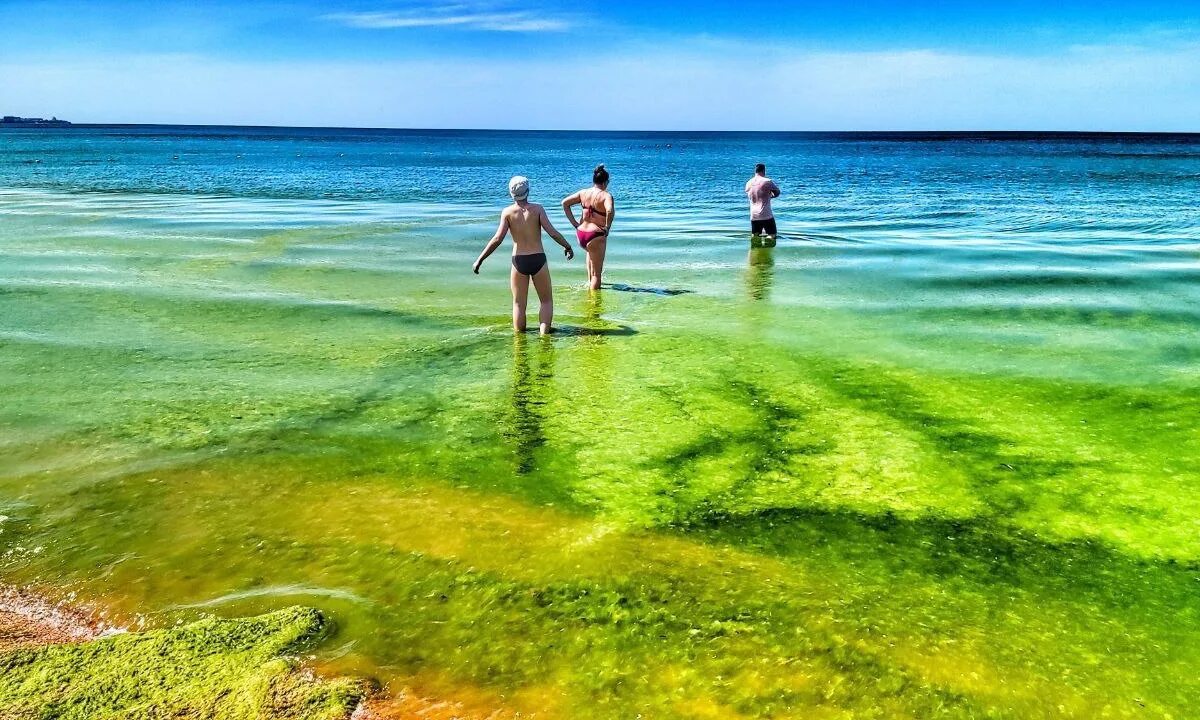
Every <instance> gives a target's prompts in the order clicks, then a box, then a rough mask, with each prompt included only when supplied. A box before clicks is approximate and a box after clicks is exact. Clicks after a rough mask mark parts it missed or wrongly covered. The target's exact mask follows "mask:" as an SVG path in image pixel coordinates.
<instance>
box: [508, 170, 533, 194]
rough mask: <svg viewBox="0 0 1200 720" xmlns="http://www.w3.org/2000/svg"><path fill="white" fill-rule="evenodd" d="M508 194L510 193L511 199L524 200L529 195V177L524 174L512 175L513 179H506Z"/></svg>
mask: <svg viewBox="0 0 1200 720" xmlns="http://www.w3.org/2000/svg"><path fill="white" fill-rule="evenodd" d="M508 194H509V195H512V198H513V200H524V199H525V198H527V197H529V178H527V177H525V176H524V175H513V179H512V180H509V181H508Z"/></svg>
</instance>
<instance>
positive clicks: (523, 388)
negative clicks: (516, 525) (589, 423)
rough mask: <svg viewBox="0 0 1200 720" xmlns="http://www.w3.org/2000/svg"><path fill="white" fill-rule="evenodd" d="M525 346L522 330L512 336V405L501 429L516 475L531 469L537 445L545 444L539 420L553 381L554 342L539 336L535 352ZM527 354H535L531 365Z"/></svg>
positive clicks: (544, 413) (526, 473) (543, 432)
mask: <svg viewBox="0 0 1200 720" xmlns="http://www.w3.org/2000/svg"><path fill="white" fill-rule="evenodd" d="M528 346H529V342H528V340H527V338H526V336H525V335H524V334H523V333H522V334H517V335H514V336H513V365H512V388H511V403H512V406H511V410H510V413H509V417H508V418H507V419H506V421H505V422H504V423H503V430H502V432H503V433H504V434H505V435H507V436H508V438H509V439H510V440H511V441H512V443H513V455H514V457H515V458H516V463H517V468H516V471H517V474H518V475H528V474H529V473H531V472H533V471H534V469H535V468H536V454H537V451H538V448H540V447H542V446H543V445H545V444H546V433H545V431H544V430H543V428H542V424H543V423H544V422H545V419H546V417H545V416H546V404H547V402H548V401H549V393H550V390H551V389H552V386H553V383H554V346H553V345H552V344H551V343H550V342H548V341H546V340H539V341H538V342H537V349H536V352H535V353H531V352H530V351H529V349H528ZM531 354H535V355H536V358H537V362H536V366H535V367H531V363H530V357H529V356H530V355H531Z"/></svg>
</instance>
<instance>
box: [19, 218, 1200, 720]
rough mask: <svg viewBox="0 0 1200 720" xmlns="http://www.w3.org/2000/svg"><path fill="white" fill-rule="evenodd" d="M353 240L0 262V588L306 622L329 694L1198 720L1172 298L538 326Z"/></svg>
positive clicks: (596, 710)
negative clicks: (365, 687)
mask: <svg viewBox="0 0 1200 720" xmlns="http://www.w3.org/2000/svg"><path fill="white" fill-rule="evenodd" d="M46 222H47V223H49V224H50V225H51V226H52V227H57V226H56V225H54V223H56V222H60V221H58V220H54V221H49V220H47V221H46ZM362 230H363V233H362V234H361V235H360V234H358V231H357V230H356V229H355V228H334V229H331V230H329V231H318V230H311V229H308V230H304V231H295V232H292V231H289V232H285V233H276V234H272V235H269V236H267V237H256V236H255V235H254V233H253V232H249V231H246V232H242V233H241V234H244V235H247V236H249V238H250V240H251V242H246V243H245V244H242V245H236V246H229V245H221V246H220V247H219V248H216V249H214V248H212V247H209V245H207V244H206V243H208V242H210V241H211V239H205V238H204V237H193V236H189V237H188V238H187V239H186V241H185V240H176V241H173V242H172V241H169V240H161V241H159V240H156V242H155V244H154V245H153V252H147V251H145V250H144V249H141V248H140V246H139V245H138V243H137V242H136V239H130V237H128V236H127V235H125V234H122V233H120V232H116V231H115V230H112V229H107V230H106V229H105V228H103V227H102V228H100V229H99V230H97V229H96V228H95V227H91V226H89V228H88V230H87V231H86V232H84V231H76V230H73V229H71V228H65V229H60V231H56V232H59V234H55V235H54V238H55V240H54V247H55V248H56V249H57V251H62V252H66V251H69V250H72V249H74V250H77V251H79V252H88V253H92V255H91V257H100V260H94V262H101V263H103V264H104V265H105V267H106V268H107V271H108V272H107V273H106V274H105V275H104V276H103V277H101V278H100V279H97V278H95V277H91V276H88V275H87V274H86V273H83V274H81V273H79V272H77V271H76V270H74V269H69V268H68V269H64V268H61V267H60V268H57V269H53V270H48V271H46V273H47V274H48V276H49V280H46V279H45V278H42V277H41V276H39V275H38V274H37V273H36V272H34V270H33V269H31V268H30V267H27V266H21V267H19V268H18V269H17V270H12V271H11V273H10V275H9V276H7V277H8V279H7V280H6V281H5V284H4V285H3V286H2V292H0V304H2V305H3V308H4V311H5V312H4V315H3V317H4V318H5V323H6V325H5V326H4V327H5V328H6V330H7V331H8V333H7V334H6V335H5V336H4V343H5V344H4V352H3V353H0V392H2V393H3V395H4V397H5V398H6V399H7V402H6V403H5V404H4V405H3V406H0V422H2V423H3V426H4V428H5V431H6V432H5V436H4V438H3V439H0V442H3V443H4V449H5V453H4V455H3V458H2V459H0V491H2V492H0V515H3V516H5V517H6V520H5V521H4V522H3V524H0V543H2V544H3V552H4V557H3V560H2V561H0V573H3V576H4V577H6V578H9V579H11V580H13V581H15V582H39V583H41V584H59V585H61V586H63V587H64V589H69V590H72V591H75V592H77V593H79V594H81V595H82V596H84V597H86V598H89V599H91V600H93V601H96V602H99V603H101V604H103V605H105V606H106V607H108V608H110V609H111V610H112V611H114V612H116V613H118V614H120V615H122V616H124V617H128V618H132V617H134V616H135V615H137V614H139V613H145V614H146V615H145V617H146V620H147V622H148V623H150V624H152V625H161V624H169V623H171V622H173V621H175V620H191V619H194V618H195V616H196V614H197V613H200V612H209V611H216V612H220V613H222V614H227V615H239V614H247V613H254V612H260V611H268V610H273V609H277V608H279V607H281V606H284V605H288V604H291V603H296V602H302V603H305V604H311V605H316V606H319V607H321V608H322V609H323V610H324V611H326V612H328V613H330V614H331V615H333V616H334V617H335V618H336V619H337V621H338V625H339V628H340V629H341V632H340V634H339V637H338V639H337V640H334V641H332V642H329V643H327V644H326V645H324V646H322V648H321V650H320V651H319V652H318V655H319V662H321V663H322V664H323V665H325V666H326V667H327V668H328V669H329V670H330V671H331V672H345V673H350V674H357V673H362V674H366V675H373V676H377V677H379V678H380V679H382V680H384V681H387V682H391V683H394V684H395V685H413V686H416V687H418V689H420V690H421V691H422V692H423V693H425V694H428V695H432V696H437V695H440V694H444V695H448V696H455V695H456V694H460V693H464V692H467V693H478V694H480V695H481V696H486V697H490V698H494V699H495V701H496V703H497V704H498V705H503V706H506V707H509V708H512V709H516V710H522V711H526V712H536V713H538V714H539V715H540V716H542V717H549V718H573V719H574V718H623V717H635V716H636V715H637V714H638V713H641V714H642V715H643V716H644V717H664V718H666V717H688V718H691V717H722V718H729V717H804V718H809V717H855V718H858V717H868V718H869V717H922V718H925V717H958V718H970V717H1005V718H1028V717H1074V718H1089V719H1090V718H1096V717H1159V718H1165V717H1174V718H1185V717H1190V716H1193V715H1194V712H1195V711H1194V698H1196V697H1198V696H1200V681H1198V680H1197V678H1198V677H1200V672H1198V670H1200V630H1198V628H1200V623H1198V622H1197V620H1200V580H1198V579H1197V578H1198V577H1200V566H1198V564H1200V532H1197V529H1198V528H1200V525H1197V520H1196V518H1197V517H1200V499H1198V496H1197V495H1196V494H1195V493H1194V492H1192V491H1191V479H1192V478H1195V477H1197V476H1200V437H1198V435H1197V427H1196V423H1195V408H1196V406H1197V401H1198V400H1200V395H1198V391H1197V390H1196V387H1197V385H1196V383H1195V378H1196V367H1195V362H1194V360H1195V358H1196V357H1197V356H1198V355H1197V353H1196V349H1197V340H1196V339H1197V337H1200V335H1198V334H1197V333H1196V329H1197V318H1196V317H1195V316H1194V315H1193V314H1189V313H1188V312H1185V311H1183V310H1176V311H1172V312H1165V311H1158V310H1153V309H1138V310H1128V311H1121V310H1120V309H1119V308H1117V309H1113V310H1107V311H1099V310H1095V309H1089V308H1090V306H1089V305H1088V304H1087V302H1084V301H1083V300H1084V299H1082V298H1078V297H1074V296H1072V299H1074V300H1079V302H1077V303H1076V304H1075V305H1071V304H1069V303H1064V302H1061V297H1062V293H1064V292H1070V293H1083V292H1084V291H1085V290H1087V287H1086V286H1084V287H1081V286H1079V285H1078V284H1072V283H1063V282H1054V281H1053V278H1051V281H1048V282H1047V283H1046V287H1047V288H1048V289H1047V290H1045V292H1047V293H1050V294H1051V295H1052V296H1053V299H1054V300H1055V303H1052V304H1050V306H1047V305H1041V306H1036V307H1025V306H1021V305H1015V306H1014V305H1008V304H1005V303H1000V302H994V303H993V302H989V301H987V299H986V297H985V298H984V299H983V300H980V299H979V296H978V295H977V293H980V292H992V290H993V288H992V285H994V282H993V279H989V278H987V277H982V278H975V279H974V280H972V281H970V282H966V281H964V282H960V283H959V285H958V286H954V285H952V284H947V283H946V282H944V281H942V280H938V279H937V278H934V279H932V280H929V281H924V280H910V281H901V280H897V279H896V278H894V277H891V276H889V277H887V278H885V279H884V280H881V278H880V277H879V276H873V277H867V276H859V275H856V274H855V272H854V271H853V263H852V262H849V261H848V262H847V263H846V264H843V265H839V264H838V263H837V262H836V260H837V258H838V256H839V253H841V254H852V251H851V250H847V249H844V248H843V249H841V250H836V249H831V248H810V247H804V246H794V247H788V246H786V245H781V246H780V247H777V248H775V249H774V251H768V252H773V253H774V255H773V256H771V257H772V258H773V259H771V261H770V262H768V261H767V258H764V257H763V256H762V251H764V250H766V249H756V250H757V252H756V254H755V255H752V256H751V257H750V258H748V259H746V260H748V265H747V266H746V267H745V268H742V269H740V270H739V271H738V272H737V273H734V274H732V275H728V276H721V277H715V278H714V277H712V275H711V273H704V272H700V271H687V270H679V271H678V272H676V273H675V274H673V275H672V276H671V278H670V283H671V284H672V285H681V286H687V287H689V288H693V289H697V290H698V292H696V293H693V294H687V295H681V296H678V297H672V298H663V297H658V296H654V295H650V294H637V293H615V292H606V293H605V294H603V295H602V296H601V298H600V299H593V298H588V297H587V296H586V295H585V294H584V293H582V292H580V291H579V290H578V289H577V288H573V287H569V286H567V284H566V283H565V282H563V283H560V286H559V294H558V298H559V305H560V321H561V323H562V325H563V330H564V332H563V333H561V334H560V335H559V336H557V337H553V338H549V339H545V340H542V339H537V338H533V337H525V336H517V337H513V336H512V335H511V334H510V333H509V332H508V331H507V330H506V328H505V318H504V315H505V309H506V307H507V298H506V296H505V294H506V292H507V291H506V289H505V286H504V284H503V277H502V273H500V272H499V270H503V268H499V270H496V271H495V272H493V275H492V276H487V277H485V278H482V279H479V282H476V279H472V278H469V277H468V276H467V273H464V274H463V279H462V280H458V279H456V277H455V276H454V275H453V274H452V270H451V268H453V267H455V265H454V264H453V257H454V255H453V254H454V253H455V252H460V251H463V250H466V249H467V243H466V242H465V241H464V240H462V239H455V238H451V237H448V236H447V237H445V238H442V240H444V241H445V244H444V245H437V246H436V248H437V249H436V250H431V251H430V252H431V253H435V255H433V256H422V257H418V258H415V259H413V260H412V262H411V263H406V264H405V265H404V266H399V267H391V268H387V267H385V268H383V269H379V268H376V269H363V268H361V267H357V266H348V265H343V264H340V263H339V261H338V260H337V256H336V254H335V253H333V251H331V250H329V249H328V248H330V247H335V248H338V249H339V251H345V252H346V253H351V252H360V251H361V253H362V254H363V255H366V254H369V253H372V252H376V250H375V249H373V248H372V247H368V246H369V245H370V243H368V242H367V239H370V240H372V241H376V240H378V239H379V238H380V237H385V238H386V237H394V238H395V239H396V242H397V243H411V242H412V238H411V237H410V236H409V235H407V234H406V233H409V232H410V231H411V230H410V229H409V228H393V229H388V228H386V227H374V226H373V227H367V228H362ZM480 230H481V232H488V231H490V228H482V227H481V228H480ZM239 232H241V231H239ZM30 233H31V235H30V237H34V238H35V240H36V238H45V237H46V236H47V231H46V230H44V229H39V230H37V233H41V234H40V235H38V234H36V233H34V232H33V231H30ZM389 233H391V235H389ZM19 237H20V235H19V233H18V238H19ZM426 239H427V238H426ZM35 240H29V241H27V243H26V245H25V246H21V247H18V249H21V248H22V247H23V248H24V251H27V252H28V253H36V252H37V250H38V247H39V244H38V243H39V242H40V241H35ZM8 242H9V244H10V246H12V245H14V244H15V245H18V246H20V242H19V241H17V240H12V239H10V240H8ZM364 243H365V245H363V244H364ZM455 243H458V244H457V245H456V244H455ZM360 245H363V247H360ZM742 248H743V249H741V250H740V251H739V258H740V260H739V261H741V259H745V250H744V246H742ZM438 252H443V253H445V256H437V255H436V253H438ZM864 252H865V251H864ZM205 253H208V255H209V256H208V257H196V256H197V255H203V254H205ZM898 254H900V253H898ZM617 257H618V258H619V256H617ZM850 259H851V260H852V259H853V258H850ZM22 262H27V263H29V264H32V261H22ZM615 262H616V261H615ZM410 264H411V267H410V266H409V265H410ZM559 267H560V266H557V265H556V266H555V272H556V273H558V272H559ZM616 267H617V269H618V270H620V272H621V280H622V281H627V282H631V283H638V284H646V285H654V284H659V285H661V284H663V283H664V282H665V281H664V279H663V278H662V277H660V276H658V275H657V274H656V273H655V272H651V271H647V270H644V269H637V268H633V269H621V268H620V266H619V264H618V265H617V266H616ZM428 271H433V272H432V273H431V272H428ZM614 272H616V270H614ZM109 275H113V276H115V277H119V278H120V280H121V282H112V281H111V279H110V278H109ZM562 276H563V275H559V276H556V277H562ZM468 283H476V284H468ZM1017 285H1018V287H1019V289H1020V290H1021V292H1028V293H1036V292H1041V290H1040V289H1039V288H1040V286H1039V285H1038V284H1036V283H1027V282H1018V283H1017ZM1109 285H1112V283H1109V284H1108V285H1106V286H1105V288H1106V289H1111V288H1109ZM885 295H886V296H889V299H892V304H885V303H883V302H882V299H881V298H882V296H885ZM848 296H855V297H856V298H859V297H861V298H862V299H863V305H864V307H861V308H859V307H857V306H848V305H845V304H839V303H838V302H835V301H836V300H838V299H844V298H846V297H848ZM896 297H898V298H900V300H901V301H902V302H901V301H897V300H895V299H894V298H896ZM927 298H928V299H937V300H938V303H942V304H940V305H939V304H938V303H933V302H930V303H928V304H926V303H924V302H923V300H924V299H927ZM867 301H870V302H867ZM949 301H954V302H956V303H957V304H950V305H946V304H945V303H947V302H949ZM872 303H874V304H872ZM906 303H907V304H906ZM1131 306H1134V307H1137V305H1136V303H1131Z"/></svg>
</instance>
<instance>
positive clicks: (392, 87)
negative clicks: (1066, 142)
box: [0, 0, 1200, 131]
mask: <svg viewBox="0 0 1200 720" xmlns="http://www.w3.org/2000/svg"><path fill="white" fill-rule="evenodd" d="M0 114H15V115H27V116H30V115H31V116H46V117H49V116H51V115H54V116H58V117H63V118H67V119H70V120H73V121H75V122H89V123H180V124H237V125H291V126H338V127H399V128H515V129H585V130H586V129H597V130H600V129H612V130H1125V131H1200V0H1192V1H1191V2H1186V3H1183V2H1160V1H1158V0H1142V1H1141V2H1115V1H1113V0H1089V1H1086V2H1084V1H1081V0H1053V1H1050V0H1037V1H1036V2H1035V1H1033V0H1004V1H1003V2H992V3H979V2H953V1H951V0H944V1H942V2H935V1H934V0H912V1H911V2H881V1H879V0H858V2H848V1H846V0H841V1H838V2H835V1H833V0H817V1H814V2H803V1H798V2H787V1H785V0H780V1H779V2H775V3H771V2H763V1H762V0H759V1H758V2H755V3H750V2H746V1H745V0H740V1H728V0H690V1H685V0H667V1H665V2H650V1H648V0H647V1H637V0H610V1H608V2H605V1H604V0H588V2H560V1H558V0H549V1H543V0H527V1H526V2H518V1H516V0H445V1H443V2H431V1H430V0H361V1H354V2H350V1H347V0H337V1H334V2H316V1H314V0H270V1H265V2H255V1H254V0H241V1H240V2H229V1H227V0H207V1H202V0H195V1H192V2H181V1H179V0H163V1H160V2H147V1H145V0H87V1H86V2H81V1H79V0H0Z"/></svg>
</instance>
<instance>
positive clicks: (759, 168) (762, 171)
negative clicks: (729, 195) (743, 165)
mask: <svg viewBox="0 0 1200 720" xmlns="http://www.w3.org/2000/svg"><path fill="white" fill-rule="evenodd" d="M754 172H755V173H757V174H759V175H766V174H767V166H766V165H763V164H762V163H759V164H757V165H755V166H754Z"/></svg>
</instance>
